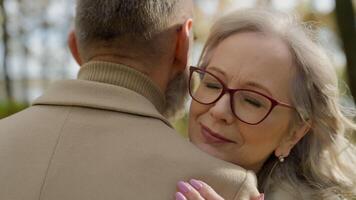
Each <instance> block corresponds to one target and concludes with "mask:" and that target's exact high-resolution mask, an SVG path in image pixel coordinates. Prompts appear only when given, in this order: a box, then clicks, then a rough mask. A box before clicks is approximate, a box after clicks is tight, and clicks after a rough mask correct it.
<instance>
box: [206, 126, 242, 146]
mask: <svg viewBox="0 0 356 200" xmlns="http://www.w3.org/2000/svg"><path fill="white" fill-rule="evenodd" d="M200 125H201V133H202V135H203V137H204V139H205V140H206V142H208V143H216V144H221V143H236V142H235V141H232V140H229V139H227V138H225V137H223V136H221V135H219V134H217V133H215V132H213V131H212V130H210V129H209V128H208V127H206V126H204V125H203V124H200Z"/></svg>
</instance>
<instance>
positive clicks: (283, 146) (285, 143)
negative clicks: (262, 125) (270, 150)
mask: <svg viewBox="0 0 356 200" xmlns="http://www.w3.org/2000/svg"><path fill="white" fill-rule="evenodd" d="M310 128H311V123H309V121H308V122H304V123H303V124H302V125H301V126H299V127H298V128H297V129H296V130H295V131H294V132H293V134H292V135H290V136H287V137H285V138H284V139H282V141H281V143H280V144H279V146H278V147H277V148H276V150H275V151H274V154H275V156H276V157H280V156H283V157H288V155H289V153H290V151H291V150H292V149H293V147H294V146H295V145H296V144H297V143H298V142H299V141H300V140H301V139H302V138H303V137H304V136H305V135H306V134H307V133H308V131H309V130H310Z"/></svg>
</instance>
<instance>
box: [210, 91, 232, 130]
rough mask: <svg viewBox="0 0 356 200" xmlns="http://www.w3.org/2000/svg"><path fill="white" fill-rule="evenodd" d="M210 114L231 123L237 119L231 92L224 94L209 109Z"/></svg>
mask: <svg viewBox="0 0 356 200" xmlns="http://www.w3.org/2000/svg"><path fill="white" fill-rule="evenodd" d="M209 113H210V115H211V116H212V117H213V118H215V119H217V120H221V121H223V122H224V123H227V124H231V123H233V122H234V120H235V116H234V114H233V113H232V110H231V103H230V96H229V94H225V95H223V96H222V97H221V98H220V99H219V100H218V101H217V102H216V103H215V104H214V105H213V106H212V107H211V108H210V110H209Z"/></svg>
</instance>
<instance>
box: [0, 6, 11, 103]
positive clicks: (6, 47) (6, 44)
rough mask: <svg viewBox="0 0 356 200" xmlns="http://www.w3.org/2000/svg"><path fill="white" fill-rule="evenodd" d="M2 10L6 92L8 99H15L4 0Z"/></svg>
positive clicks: (0, 8)
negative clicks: (10, 71) (10, 69)
mask: <svg viewBox="0 0 356 200" xmlns="http://www.w3.org/2000/svg"><path fill="white" fill-rule="evenodd" d="M0 12H1V15H2V31H3V37H2V39H3V48H4V50H3V62H2V65H3V71H4V80H5V92H6V96H7V99H8V101H13V93H12V87H11V79H10V76H9V70H8V59H7V58H8V53H9V33H8V32H7V15H6V10H5V2H4V0H0Z"/></svg>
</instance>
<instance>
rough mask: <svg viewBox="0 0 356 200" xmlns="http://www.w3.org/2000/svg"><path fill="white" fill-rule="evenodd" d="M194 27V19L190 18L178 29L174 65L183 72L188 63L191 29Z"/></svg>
mask: <svg viewBox="0 0 356 200" xmlns="http://www.w3.org/2000/svg"><path fill="white" fill-rule="evenodd" d="M192 27H193V19H188V20H186V21H185V22H184V24H183V25H182V26H181V28H180V29H178V30H177V41H176V49H175V60H174V62H175V63H174V67H175V70H176V71H177V72H183V71H184V70H185V69H186V67H187V64H188V59H189V47H190V42H191V41H190V37H192V36H191V30H192Z"/></svg>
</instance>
